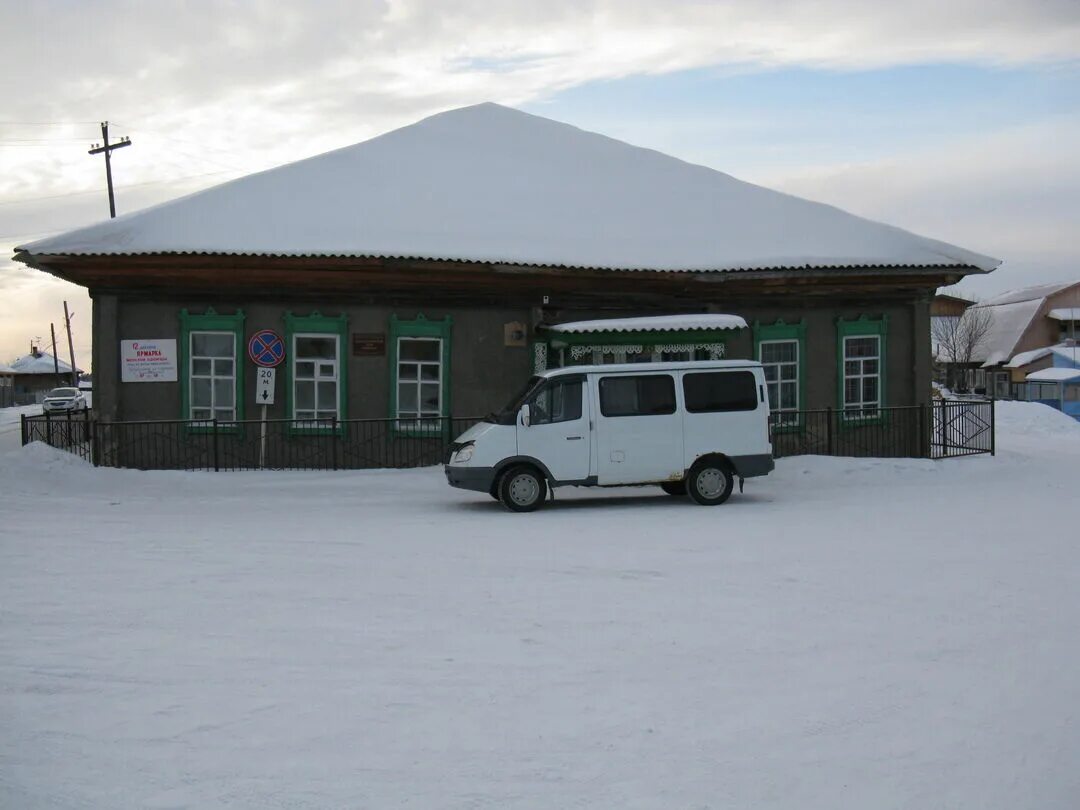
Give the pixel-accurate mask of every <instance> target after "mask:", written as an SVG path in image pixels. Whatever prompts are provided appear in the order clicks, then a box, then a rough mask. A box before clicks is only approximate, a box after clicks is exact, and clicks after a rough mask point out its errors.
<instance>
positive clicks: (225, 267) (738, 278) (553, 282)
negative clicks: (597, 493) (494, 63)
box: [15, 253, 981, 301]
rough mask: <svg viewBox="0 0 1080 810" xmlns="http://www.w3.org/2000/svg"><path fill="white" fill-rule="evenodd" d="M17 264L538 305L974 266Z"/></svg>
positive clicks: (180, 285)
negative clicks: (693, 268)
mask: <svg viewBox="0 0 1080 810" xmlns="http://www.w3.org/2000/svg"><path fill="white" fill-rule="evenodd" d="M15 258H16V260H17V261H20V262H23V263H24V264H27V265H29V266H31V267H35V268H37V269H40V270H42V271H44V272H47V273H50V274H52V275H54V276H58V277H59V278H62V279H65V280H67V281H70V282H73V283H75V284H78V285H81V286H84V287H87V288H89V289H90V290H91V292H92V293H93V292H115V293H118V294H156V295H161V294H169V295H190V296H199V297H206V296H208V295H213V296H215V297H222V296H244V297H248V298H270V297H281V296H283V295H289V296H297V297H315V296H319V297H325V296H327V295H332V296H341V297H344V298H349V299H355V298H359V299H364V298H371V297H373V296H380V297H386V296H405V297H419V296H424V295H426V296H429V297H431V296H439V297H442V298H445V299H447V300H477V301H479V300H488V299H491V300H495V301H502V300H518V299H522V300H525V299H527V300H530V301H532V300H535V296H537V295H560V296H563V297H567V296H569V297H572V298H582V299H600V298H606V297H611V296H619V297H621V298H622V297H625V298H631V299H641V298H648V297H657V296H658V297H661V298H690V299H693V298H698V299H700V298H715V297H718V296H724V297H728V296H733V297H736V296H737V297H740V298H758V297H763V298H772V297H774V296H777V295H790V294H791V293H792V290H793V289H798V294H799V296H801V297H802V296H805V297H824V296H837V295H848V296H850V295H852V294H854V295H858V296H860V297H861V296H867V295H875V296H887V297H897V296H909V295H916V294H917V295H925V294H927V293H928V292H930V291H932V290H935V289H937V288H938V287H941V286H947V285H950V284H954V283H956V282H957V281H959V280H960V279H961V278H963V277H964V276H965V275H968V274H970V273H973V272H981V271H979V270H977V269H976V268H970V267H956V266H940V267H905V268H895V267H876V268H859V267H846V268H799V269H774V270H738V271H722V272H659V271H641V270H598V269H583V268H566V267H540V266H525V265H510V264H491V263H484V262H465V261H452V260H428V259H395V258H381V257H312V256H303V257H299V256H273V257H267V256H244V255H230V254H171V253H170V254H141V255H116V256H101V255H97V256H85V255H30V254H26V253H18V254H16V257H15Z"/></svg>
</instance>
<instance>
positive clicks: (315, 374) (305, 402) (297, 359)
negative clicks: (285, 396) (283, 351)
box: [292, 334, 341, 427]
mask: <svg viewBox="0 0 1080 810" xmlns="http://www.w3.org/2000/svg"><path fill="white" fill-rule="evenodd" d="M339 351H340V336H339V335H326V334H294V335H293V346H292V354H293V396H292V406H293V407H292V418H293V419H295V420H297V421H311V420H318V421H319V422H327V421H332V420H334V419H340V418H341V413H340V411H339V403H340V401H341V398H340V395H339V391H338V385H339V379H338V377H339V375H338V353H339ZM317 426H319V425H318V424H311V425H307V426H306V427H317ZM323 426H325V425H323ZM296 427H305V425H296Z"/></svg>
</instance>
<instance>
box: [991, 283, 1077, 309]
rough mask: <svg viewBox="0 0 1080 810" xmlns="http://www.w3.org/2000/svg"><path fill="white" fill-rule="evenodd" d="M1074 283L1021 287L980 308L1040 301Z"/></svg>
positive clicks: (992, 299)
mask: <svg viewBox="0 0 1080 810" xmlns="http://www.w3.org/2000/svg"><path fill="white" fill-rule="evenodd" d="M1075 283H1076V282H1075V281H1065V282H1056V283H1053V284H1036V285H1034V286H1032V287H1023V288H1021V289H1019V290H1009V291H1008V292H1003V293H1001V295H998V296H995V297H993V298H991V299H989V300H987V301H984V302H983V303H982V304H980V306H984V307H996V306H1000V305H1002V304H1018V303H1020V302H1021V301H1035V300H1040V301H1041V300H1042V299H1043V298H1046V296H1048V295H1053V294H1054V293H1056V292H1061V291H1062V290H1064V289H1066V288H1067V287H1071V286H1072V285H1073V284H1075Z"/></svg>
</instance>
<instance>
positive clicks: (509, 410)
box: [484, 376, 544, 425]
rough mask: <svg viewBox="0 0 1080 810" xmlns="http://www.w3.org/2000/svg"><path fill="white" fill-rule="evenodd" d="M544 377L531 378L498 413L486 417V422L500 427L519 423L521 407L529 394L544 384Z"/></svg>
mask: <svg viewBox="0 0 1080 810" xmlns="http://www.w3.org/2000/svg"><path fill="white" fill-rule="evenodd" d="M543 379H544V378H543V377H535V376H534V377H529V379H528V381H527V382H526V383H525V385H523V386H522V387H521V389H520V390H519V391H518V393H517V394H515V395H514V396H513V398H512V399H511V400H510V401H509V402H508V403H507V404H506V407H505V408H503V409H502V410H501V411H499V412H498V413H490V414H488V415H487V416H486V417H484V421H485V422H494V423H495V424H498V425H512V424H514V423H515V422H516V421H517V414H518V411H519V410H521V406H522V405H524V404H525V400H526V399H528V398H529V394H531V393H532V392H533V390H534V389H535V388H536V386H538V385H539V384H540V383H541V382H543Z"/></svg>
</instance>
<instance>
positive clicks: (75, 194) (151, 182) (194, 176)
mask: <svg viewBox="0 0 1080 810" xmlns="http://www.w3.org/2000/svg"><path fill="white" fill-rule="evenodd" d="M234 171H236V172H239V171H243V170H242V169H227V170H226V169H222V170H221V171H217V172H203V173H202V174H189V175H187V176H186V177H173V178H169V179H167V180H147V181H145V182H142V183H128V184H127V185H124V186H117V188H118V189H119V190H121V191H126V190H127V189H129V188H139V187H140V186H156V185H161V184H163V183H164V184H166V185H167V184H169V183H182V182H184V181H185V180H195V179H198V178H200V177H212V176H214V175H218V174H230V173H231V172H234ZM100 193H101V192H100V191H98V190H97V189H87V190H86V191H68V192H65V193H64V194H49V195H47V196H44V197H22V198H20V199H17V200H0V205H22V204H24V203H31V202H40V201H42V200H59V199H61V198H63V197H81V196H83V195H84V194H100Z"/></svg>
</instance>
